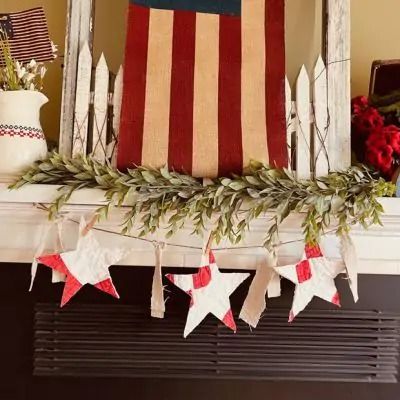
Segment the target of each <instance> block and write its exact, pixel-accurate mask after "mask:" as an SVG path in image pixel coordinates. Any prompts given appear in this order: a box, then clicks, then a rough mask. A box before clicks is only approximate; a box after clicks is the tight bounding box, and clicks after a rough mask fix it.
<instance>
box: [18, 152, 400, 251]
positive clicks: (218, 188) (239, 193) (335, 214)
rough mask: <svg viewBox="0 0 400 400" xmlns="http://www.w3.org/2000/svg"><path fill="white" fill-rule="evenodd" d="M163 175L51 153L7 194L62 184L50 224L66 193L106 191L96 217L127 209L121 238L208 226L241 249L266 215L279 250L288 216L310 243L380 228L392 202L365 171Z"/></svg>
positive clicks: (257, 168)
mask: <svg viewBox="0 0 400 400" xmlns="http://www.w3.org/2000/svg"><path fill="white" fill-rule="evenodd" d="M207 181H208V183H207V184H204V183H203V180H200V179H195V178H193V177H191V176H189V175H185V174H179V173H177V172H173V171H169V170H168V169H167V168H161V169H150V168H145V167H138V168H134V169H130V170H128V171H127V172H126V173H124V172H120V171H118V170H116V169H114V168H112V167H110V166H109V165H103V164H101V163H99V162H97V161H95V160H94V159H92V158H90V157H84V156H79V157H76V158H68V157H63V156H61V155H59V154H57V153H52V154H51V155H49V157H48V158H47V159H46V160H43V161H38V162H36V163H35V164H34V165H33V166H32V167H31V168H30V169H29V170H28V171H26V172H25V173H24V174H23V175H22V176H21V177H20V178H19V179H18V180H17V181H16V182H15V183H14V184H13V185H11V188H13V189H17V188H19V187H21V186H23V185H25V184H27V183H30V184H57V185H61V188H60V195H59V197H58V198H57V199H56V200H55V202H54V203H53V204H52V205H51V207H50V217H54V216H55V215H56V214H57V213H58V212H59V210H60V209H61V207H62V206H63V205H64V204H65V203H67V202H68V200H69V198H70V196H71V194H72V193H73V192H74V191H75V190H78V189H82V188H98V189H103V190H104V191H105V198H106V204H105V205H104V206H102V207H100V208H99V209H98V210H97V215H98V217H99V218H106V217H107V215H108V213H109V211H110V209H111V208H112V207H113V206H117V207H121V206H126V209H127V212H126V214H125V218H124V221H123V230H122V233H128V232H129V231H131V230H132V229H133V228H135V229H139V231H140V235H141V236H145V235H147V234H149V233H154V232H155V231H156V230H157V229H159V228H163V227H167V229H168V233H167V237H170V236H171V235H173V234H174V233H175V232H177V231H178V230H179V229H181V228H182V227H183V226H184V225H185V223H186V222H188V221H191V222H192V223H193V226H194V233H196V234H202V233H203V232H204V231H205V230H206V226H207V225H208V224H210V223H211V226H212V232H213V236H214V239H215V240H216V241H217V242H218V241H220V240H221V239H222V238H228V239H229V240H230V241H231V242H232V243H235V244H236V243H239V242H240V241H241V240H242V239H243V237H244V234H245V232H246V230H248V229H249V225H250V222H251V221H252V220H254V219H255V218H257V217H259V216H260V215H263V214H265V213H266V212H271V213H272V217H271V221H270V223H269V224H268V226H269V228H268V230H267V232H266V236H265V246H266V247H267V248H268V249H272V248H273V247H274V245H275V244H277V243H279V237H278V232H279V226H280V224H281V223H282V222H283V221H284V220H285V219H286V218H287V217H288V216H289V214H290V213H291V212H302V213H305V216H304V221H303V224H302V229H303V233H304V238H305V241H306V242H307V243H316V242H318V241H319V239H320V236H321V235H322V234H323V233H324V231H325V230H326V229H328V228H329V229H332V226H334V227H335V231H336V233H337V234H338V235H344V234H347V232H348V231H349V229H350V226H351V225H354V224H356V223H360V224H361V225H362V226H364V227H365V228H368V227H369V226H370V225H372V224H380V215H381V213H382V212H383V209H382V206H381V204H380V203H379V202H378V197H386V196H393V194H394V192H395V187H394V185H393V184H391V183H388V182H385V181H384V180H383V179H382V178H375V177H374V176H373V175H372V173H371V172H370V171H369V170H368V169H367V168H366V167H364V166H359V167H351V168H349V169H348V170H346V171H342V172H332V173H330V174H329V175H327V176H325V177H321V178H318V179H313V180H299V179H296V178H295V176H294V175H293V174H292V173H291V172H290V171H288V170H285V169H273V168H269V167H268V166H266V165H262V164H259V163H253V164H252V165H251V166H250V168H249V170H248V171H247V173H246V174H245V175H243V176H237V175H233V176H232V177H230V178H217V179H212V180H211V179H210V180H207Z"/></svg>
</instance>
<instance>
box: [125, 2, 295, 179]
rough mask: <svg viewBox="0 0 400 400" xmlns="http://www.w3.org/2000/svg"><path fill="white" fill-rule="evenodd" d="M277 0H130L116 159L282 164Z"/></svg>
mask: <svg viewBox="0 0 400 400" xmlns="http://www.w3.org/2000/svg"><path fill="white" fill-rule="evenodd" d="M284 75H285V46H284V0H131V1H130V6H129V13H128V31H127V43H126V54H125V68H124V93H123V104H122V113H121V129H120V142H119V148H118V166H119V168H122V169H124V168H127V167H130V166H133V165H134V164H135V165H146V166H153V167H160V166H163V165H165V164H168V165H169V167H171V168H173V169H175V170H177V171H184V172H187V173H191V174H192V175H194V176H198V177H214V176H222V175H229V174H230V173H232V172H235V173H240V172H242V170H243V168H244V167H246V166H247V165H248V164H249V162H250V160H252V159H254V160H258V161H264V162H267V163H269V164H270V165H274V166H286V165H287V148H286V133H285V125H286V124H285V110H284Z"/></svg>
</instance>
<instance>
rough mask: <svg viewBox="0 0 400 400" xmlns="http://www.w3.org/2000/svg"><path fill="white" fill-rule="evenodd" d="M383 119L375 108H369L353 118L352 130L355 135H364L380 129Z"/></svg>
mask: <svg viewBox="0 0 400 400" xmlns="http://www.w3.org/2000/svg"><path fill="white" fill-rule="evenodd" d="M383 125H384V119H383V117H382V115H381V114H380V113H379V111H378V110H377V109H376V108H372V107H369V108H367V109H365V110H364V111H363V112H362V113H360V114H356V115H354V116H353V128H354V131H355V133H356V134H359V135H364V134H366V133H370V132H371V131H373V130H376V129H379V128H382V127H383Z"/></svg>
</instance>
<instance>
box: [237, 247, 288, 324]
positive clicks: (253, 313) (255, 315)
mask: <svg viewBox="0 0 400 400" xmlns="http://www.w3.org/2000/svg"><path fill="white" fill-rule="evenodd" d="M276 264H277V260H276V257H275V256H272V255H270V254H267V255H266V258H265V262H264V263H262V264H261V265H259V266H258V268H257V271H256V274H255V276H254V278H253V281H252V282H251V285H250V287H249V291H248V293H247V297H246V299H245V301H244V303H243V306H242V309H241V311H240V315H239V318H240V319H242V320H243V321H244V322H246V323H247V324H249V325H250V326H251V327H252V328H256V327H257V325H258V322H259V320H260V318H261V315H262V313H263V312H264V310H265V308H266V306H267V304H266V301H265V296H266V293H267V289H268V287H269V285H270V283H271V281H272V280H273V279H274V277H275V275H276V272H275V271H274V269H273V267H275V266H276ZM274 291H275V293H274V294H276V292H277V288H276V287H275V288H274ZM279 292H280V286H279Z"/></svg>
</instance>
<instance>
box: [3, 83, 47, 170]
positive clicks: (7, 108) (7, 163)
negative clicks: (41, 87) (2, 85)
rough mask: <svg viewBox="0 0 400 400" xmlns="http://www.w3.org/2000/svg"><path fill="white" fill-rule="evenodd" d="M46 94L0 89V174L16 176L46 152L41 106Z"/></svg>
mask: <svg viewBox="0 0 400 400" xmlns="http://www.w3.org/2000/svg"><path fill="white" fill-rule="evenodd" d="M47 102H48V99H47V97H46V96H45V95H44V94H43V93H41V92H37V91H33V90H15V91H5V92H0V174H1V175H17V174H19V173H21V172H22V171H23V170H24V169H25V168H27V167H29V166H30V165H31V164H32V163H33V162H34V161H36V160H39V159H43V158H44V157H45V156H46V154H47V144H46V138H45V136H44V134H43V130H42V127H41V125H40V108H41V107H42V106H43V104H46V103H47Z"/></svg>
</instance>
